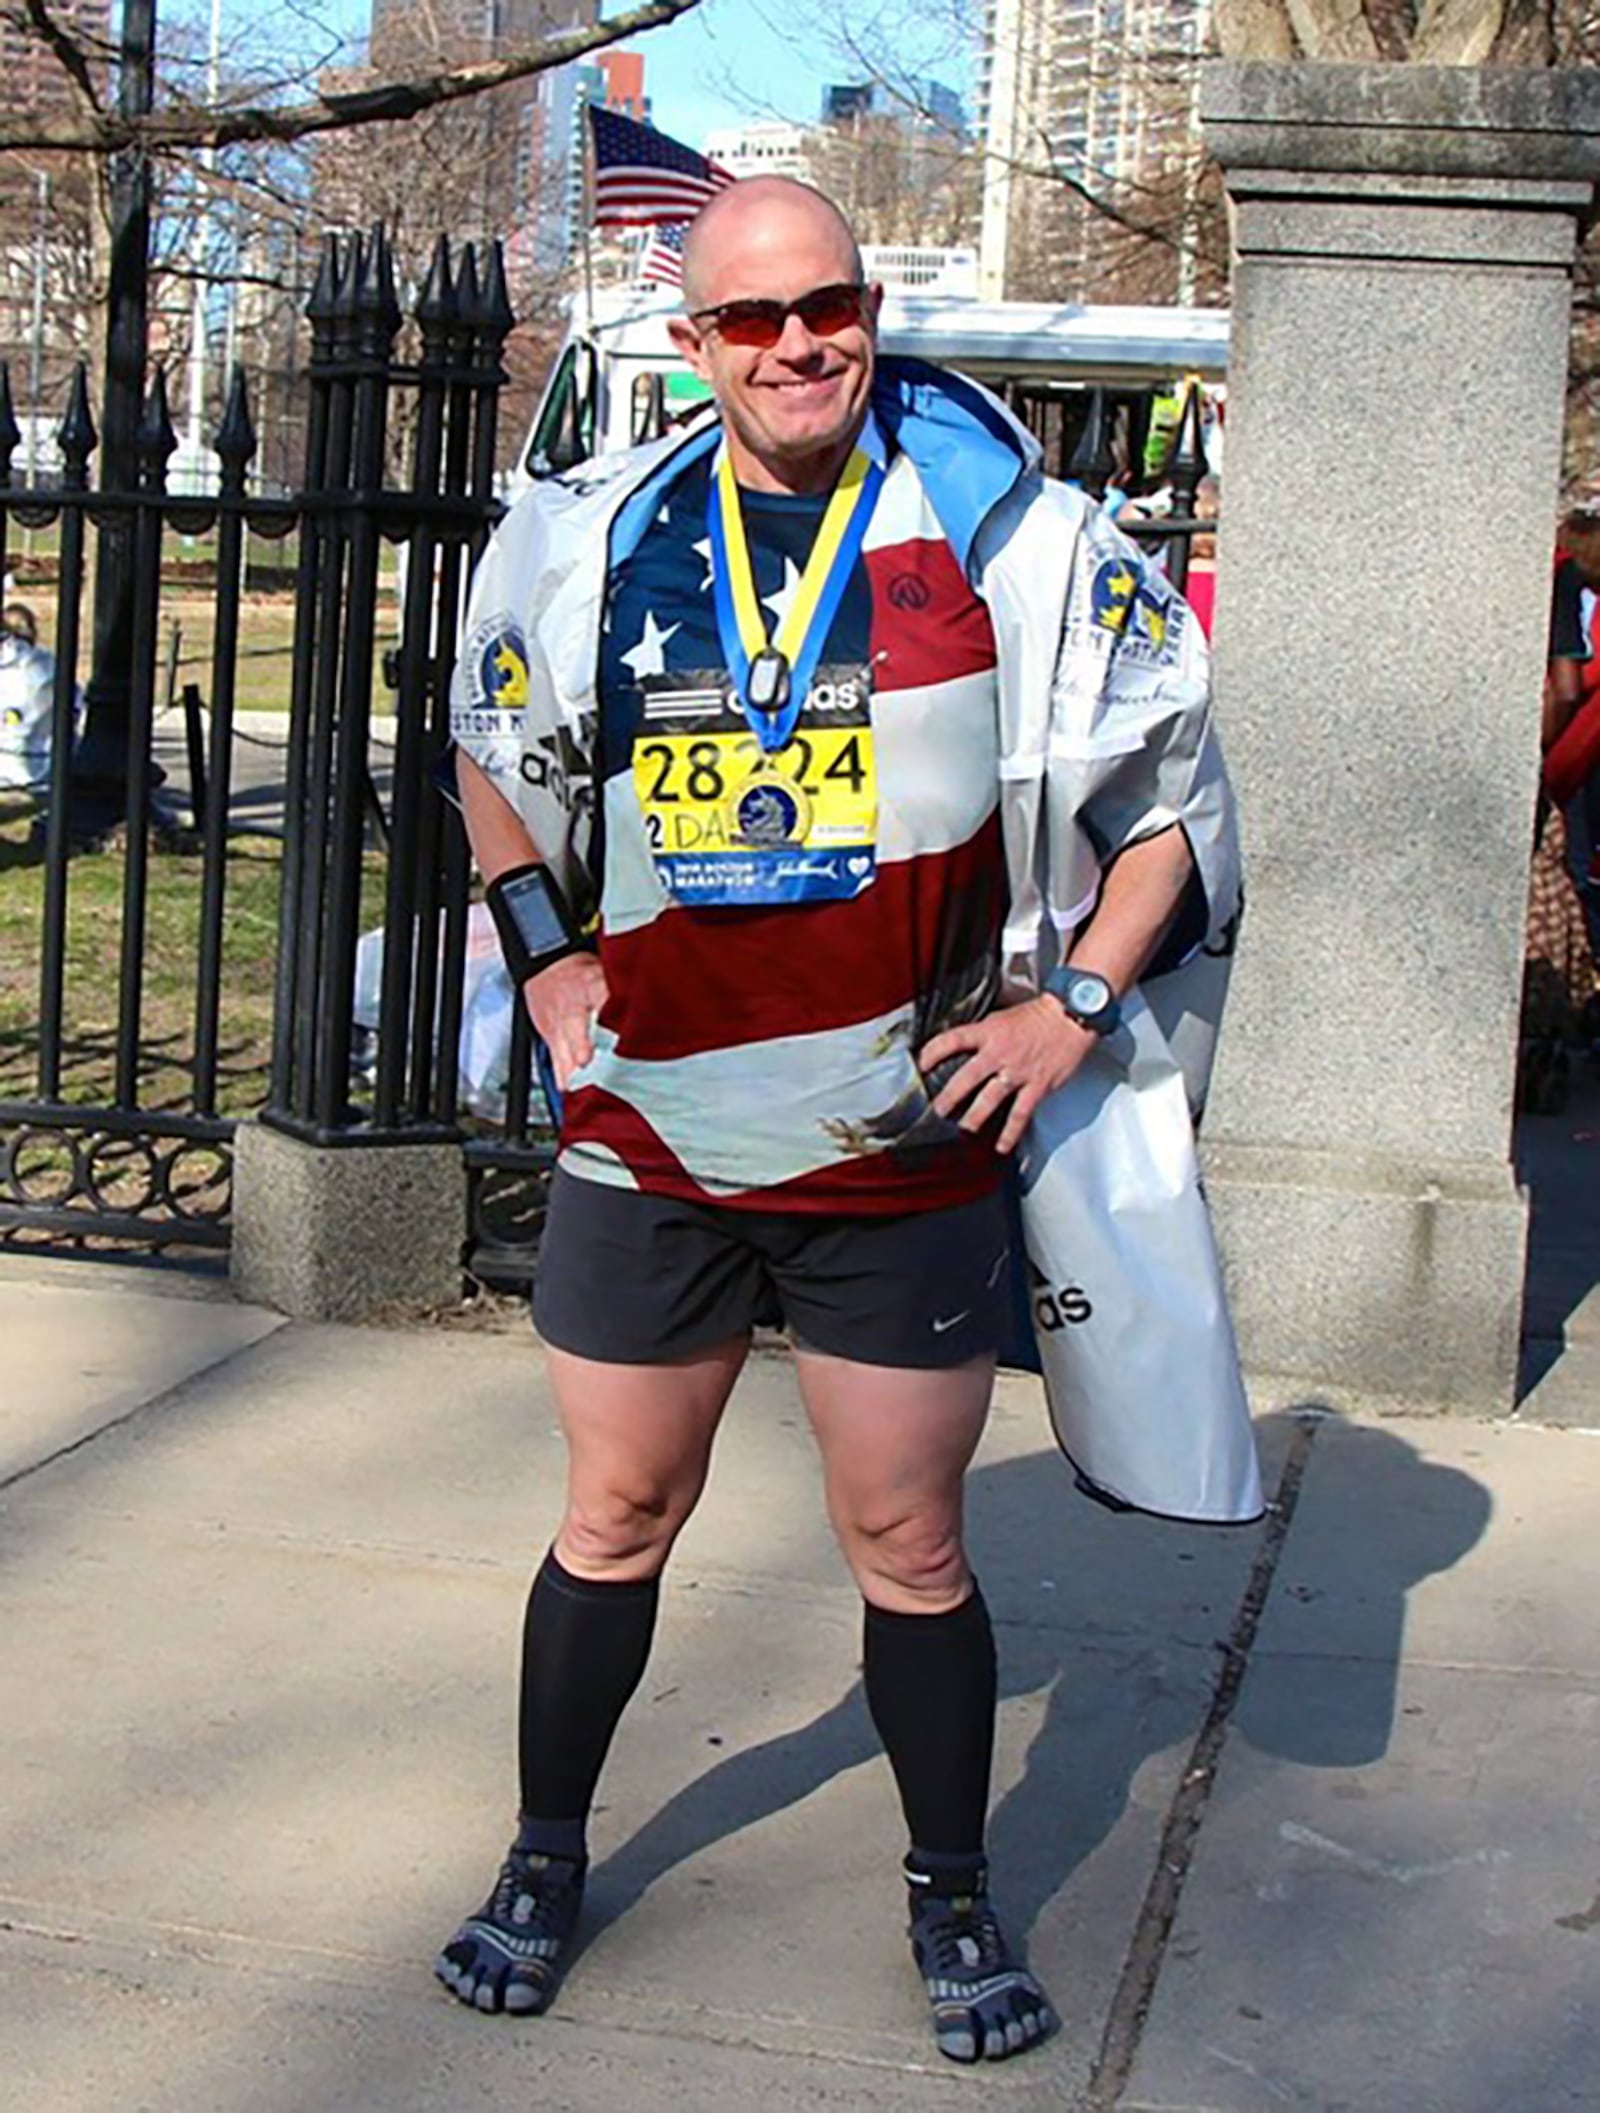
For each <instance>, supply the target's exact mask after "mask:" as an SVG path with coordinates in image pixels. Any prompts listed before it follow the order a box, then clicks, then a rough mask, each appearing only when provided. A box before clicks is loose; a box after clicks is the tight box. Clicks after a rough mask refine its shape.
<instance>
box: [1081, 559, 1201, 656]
mask: <svg viewBox="0 0 1600 2113" xmlns="http://www.w3.org/2000/svg"><path fill="white" fill-rule="evenodd" d="M1187 613H1188V612H1187V610H1186V607H1185V605H1184V603H1183V602H1182V601H1180V600H1179V599H1178V597H1177V596H1176V595H1172V594H1161V593H1159V592H1157V590H1156V589H1154V588H1152V587H1151V585H1150V584H1149V581H1148V580H1147V578H1146V576H1145V573H1144V569H1143V567H1142V566H1140V565H1139V564H1138V563H1137V562H1135V561H1133V560H1130V559H1128V558H1126V557H1122V556H1115V557H1109V558H1102V559H1101V561H1100V563H1099V564H1098V565H1097V566H1096V567H1095V570H1094V577H1093V579H1092V580H1091V582H1090V585H1089V626H1088V628H1089V632H1090V635H1091V636H1092V637H1094V638H1096V639H1098V640H1100V641H1101V642H1102V643H1104V642H1105V641H1107V640H1111V639H1117V640H1120V641H1121V644H1120V647H1119V651H1120V653H1121V656H1122V658H1123V659H1124V660H1125V661H1136V662H1141V663H1143V664H1144V665H1145V666H1147V667H1153V666H1157V665H1159V664H1161V663H1163V662H1167V661H1173V660H1176V659H1177V657H1178V648H1179V643H1180V641H1181V639H1182V637H1183V622H1184V618H1185V616H1186V615H1187ZM1079 620H1080V622H1081V617H1080V619H1079Z"/></svg>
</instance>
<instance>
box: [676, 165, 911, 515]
mask: <svg viewBox="0 0 1600 2113" xmlns="http://www.w3.org/2000/svg"><path fill="white" fill-rule="evenodd" d="M860 280H861V259H860V256H859V255H858V253H857V250H856V246H855V244H854V242H853V241H852V240H851V239H850V234H849V230H848V229H847V228H846V226H845V225H844V223H843V221H842V220H840V219H839V217H838V216H837V214H836V213H835V212H834V211H833V209H832V208H831V207H830V206H829V205H828V204H827V202H826V201H825V200H823V199H821V198H819V197H818V196H817V195H816V193H815V192H811V191H807V190H806V189H804V187H802V186H801V185H798V184H789V183H785V182H783V181H782V180H781V179H774V178H753V179H751V180H750V181H749V182H748V183H747V184H736V185H734V186H733V187H732V188H731V189H730V190H728V191H725V192H723V193H722V194H721V196H720V197H719V198H717V199H716V200H714V201H713V203H712V204H711V205H709V206H707V207H706V209H705V211H704V213H703V214H702V215H701V218H700V220H699V221H697V222H696V224H695V228H694V231H693V233H692V234H691V236H690V240H689V250H688V254H687V256H686V258H685V273H684V295H685V305H686V306H687V307H689V308H692V309H697V310H705V309H708V308H716V307H720V306H721V305H722V304H723V303H724V302H727V301H746V300H772V301H780V302H787V301H794V300H797V299H799V298H800V296H801V295H803V294H808V293H813V292H815V291H816V290H817V289H818V288H821V287H825V286H826V287H833V286H840V285H846V284H859V283H860ZM881 299H882V289H881V288H880V287H876V286H872V287H866V288H864V289H863V292H862V295H861V301H860V310H859V319H858V320H855V321H852V322H850V323H848V324H846V326H845V328H844V329H842V330H838V331H832V332H826V333H824V332H818V331H813V330H809V329H807V327H806V325H805V324H804V323H803V322H802V321H801V319H800V317H799V316H797V315H791V316H789V317H788V318H787V319H786V320H785V322H784V325H783V331H782V335H781V336H780V337H779V339H778V341H777V343H776V344H775V345H772V346H770V347H764V346H755V345H739V344H733V343H730V342H729V341H728V340H727V339H726V338H725V337H724V336H723V334H722V332H721V331H719V330H718V328H717V326H716V323H715V321H714V320H711V319H709V318H707V319H704V320H702V321H701V322H698V323H697V322H695V321H694V320H693V319H692V318H691V317H689V316H677V317H674V318H673V321H672V325H671V330H672V337H673V342H674V343H675V344H676V345H677V347H678V349H679V351H680V352H681V353H682V354H683V356H684V358H685V359H686V360H687V361H688V363H689V365H690V366H691V367H692V368H693V369H694V371H695V373H696V374H698V375H699V376H700V377H701V378H702V379H703V380H704V381H707V382H709V383H710V385H711V387H712V389H713V391H714V392H715V394H716V398H717V402H718V403H719V404H720V406H721V408H722V419H723V428H724V431H725V433H726V435H727V442H728V453H729V455H730V456H731V457H732V460H733V467H734V472H735V474H736V476H737V477H738V479H739V482H740V483H741V484H743V485H745V486H747V487H749V488H750V489H752V490H757V491H762V490H765V491H825V490H827V489H828V488H829V487H830V486H831V485H832V483H833V482H834V480H835V478H836V477H837V476H838V473H839V470H840V469H841V467H842V466H843V464H844V461H845V458H846V457H847V455H848V454H849V452H850V447H851V445H852V443H853V442H854V440H855V437H856V435H857V434H858V433H859V432H860V430H861V425H862V421H863V419H864V418H865V416H866V409H867V399H868V397H869V395H870V394H871V390H872V369H873V361H874V357H875V351H876V337H877V316H878V307H879V303H880V301H881Z"/></svg>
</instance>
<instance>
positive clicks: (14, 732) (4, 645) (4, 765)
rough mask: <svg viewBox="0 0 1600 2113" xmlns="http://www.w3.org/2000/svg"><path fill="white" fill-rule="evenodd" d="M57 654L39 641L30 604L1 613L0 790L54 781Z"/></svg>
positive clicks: (35, 786) (33, 788) (28, 789)
mask: <svg viewBox="0 0 1600 2113" xmlns="http://www.w3.org/2000/svg"><path fill="white" fill-rule="evenodd" d="M55 684H56V662H55V655H54V654H53V653H51V652H49V651H47V650H46V648H45V647H43V646H41V645H40V643H39V626H38V623H37V621H36V619H35V617H34V614H33V611H32V610H31V609H30V608H29V607H28V606H27V604H26V603H25V602H7V603H6V604H5V607H4V610H3V611H0V790H4V791H8V792H42V791H43V790H44V788H45V787H46V786H47V785H48V784H49V782H50V725H51V713H52V710H53V708H54V702H55Z"/></svg>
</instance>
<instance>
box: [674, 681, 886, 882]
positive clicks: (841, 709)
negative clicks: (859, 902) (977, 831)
mask: <svg viewBox="0 0 1600 2113" xmlns="http://www.w3.org/2000/svg"><path fill="white" fill-rule="evenodd" d="M641 688H642V690H643V693H644V711H643V714H642V716H641V718H640V723H639V729H638V732H637V733H636V734H635V736H634V742H633V783H634V790H635V792H636V793H637V794H638V798H639V807H640V811H641V813H642V814H643V816H644V830H645V836H646V838H647V839H648V841H649V845H650V851H651V855H652V857H653V858H654V860H655V864H656V871H657V872H658V874H659V875H660V876H661V881H662V885H663V886H664V887H665V888H666V890H667V893H668V894H669V895H671V896H672V898H673V899H674V901H676V902H681V903H683V904H685V905H686V906H688V907H690V908H696V909H708V908H712V907H717V908H724V909H737V908H744V907H749V908H755V907H757V906H759V905H763V904H771V903H788V902H840V901H844V900H847V899H848V898H849V897H851V896H853V895H859V894H860V893H861V891H862V889H863V888H866V887H870V886H871V884H872V880H873V878H874V875H875V872H876V869H877V835H878V773H877V762H876V757H875V755H874V751H873V744H872V683H871V677H870V674H869V671H868V670H867V669H865V668H854V667H851V668H820V669H819V670H818V671H817V675H816V678H815V680H814V681H813V682H812V685H811V688H810V690H809V691H808V692H807V695H806V701H805V706H804V709H803V710H802V712H801V714H800V719H799V723H798V724H797V726H796V728H795V731H794V734H793V736H792V738H791V739H790V740H789V741H788V742H787V743H786V744H785V746H784V747H782V748H780V749H776V750H773V751H770V752H765V751H763V749H762V747H761V744H760V742H759V741H758V740H757V739H756V737H755V735H754V734H753V733H752V732H751V730H750V726H749V723H748V721H747V720H746V718H745V715H744V712H743V710H742V709H741V708H740V705H739V701H738V698H737V697H736V696H735V695H734V693H733V691H732V689H731V687H730V686H729V684H728V682H727V679H726V677H725V676H723V675H722V674H721V673H720V672H716V673H713V672H704V673H699V674H691V675H680V674H674V675H657V676H647V677H646V678H645V679H644V681H643V683H642V685H641Z"/></svg>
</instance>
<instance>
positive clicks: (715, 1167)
mask: <svg viewBox="0 0 1600 2113" xmlns="http://www.w3.org/2000/svg"><path fill="white" fill-rule="evenodd" d="M864 443H865V444H868V445H869V446H870V447H872V448H874V449H876V450H877V451H878V457H879V459H880V460H883V459H884V456H883V453H882V449H883V443H882V440H881V438H879V437H878V435H877V433H876V429H875V428H871V427H869V433H868V435H867V436H864ZM713 468H714V463H713V461H712V460H711V459H709V458H707V457H704V456H702V457H701V459H700V460H698V461H697V462H694V463H692V464H691V465H690V466H689V467H688V468H686V469H685V470H684V472H683V473H682V474H681V475H680V476H679V477H678V478H677V479H676V480H675V481H674V482H673V483H672V484H671V485H670V486H669V487H668V490H667V492H666V495H665V497H664V499H663V501H662V503H661V505H660V508H659V511H658V513H657V515H656V517H655V519H654V520H653V522H652V524H651V526H650V527H649V528H648V529H647V530H646V532H645V534H644V536H643V538H642V540H641V541H640V542H639V543H638V545H637V547H636V548H635V549H634V551H633V553H632V554H631V555H630V556H629V557H628V558H627V559H626V560H625V561H624V562H622V563H621V564H620V565H618V566H616V567H614V568H613V570H612V573H611V575H610V580H609V592H608V596H607V608H606V616H605V622H604V630H603V635H602V639H601V647H600V697H601V706H602V709H601V723H602V729H603V732H602V736H601V741H600V751H601V753H600V757H599V766H598V775H599V777H600V779H601V784H600V786H599V788H598V789H599V793H600V802H601V809H602V813H603V827H602V829H601V830H600V832H599V840H600V847H601V848H600V853H599V866H600V871H599V874H598V879H599V892H600V906H601V930H600V940H599V946H600V960H601V965H602V966H603V968H604V970H605V975H606V982H607V987H608V993H609V995H608V998H607V1002H606V1005H605V1007H604V1009H603V1011H602V1012H601V1014H600V1016H599V1020H598V1023H597V1027H596V1033H595V1054H594V1058H593V1061H592V1062H591V1063H589V1064H588V1065H586V1066H585V1067H584V1068H583V1069H582V1070H580V1071H579V1072H577V1073H576V1074H575V1075H574V1077H573V1079H572V1081H571V1083H570V1086H569V1090H568V1092H567V1095H566V1099H565V1107H564V1111H563V1123H562V1132H561V1164H562V1166H564V1167H565V1168H566V1169H567V1170H568V1171H569V1172H570V1173H572V1174H574V1175H576V1176H579V1177H580V1178H583V1179H586V1180H592V1181H599V1182H606V1183H610V1184H613V1185H617V1186H624V1187H636V1188H639V1189H643V1190H647V1191H651V1192H653V1193H656V1194H662V1195H672V1196H681V1197H686V1198H690V1199H693V1200H696V1201H702V1202H715V1203H720V1204H727V1205H734V1206H745V1207H749V1208H758V1209H763V1210H793V1211H797V1212H799V1211H828V1212H835V1213H837V1212H859V1213H863V1214H869V1213H870V1214H886V1213H892V1212H900V1211H912V1210H923V1209H935V1208H941V1207H945V1206H948V1205H953V1204H957V1203H961V1202H965V1201H969V1200H971V1199H973V1198H975V1197H977V1196H980V1195H983V1194H986V1193H988V1192H989V1191H991V1190H992V1189H993V1188H995V1187H996V1186H997V1185H998V1182H999V1179H1000V1167H999V1162H998V1160H997V1158H996V1155H995V1153H994V1150H993V1144H992V1140H984V1139H975V1138H973V1137H971V1136H970V1135H969V1134H968V1133H967V1132H965V1131H963V1130H961V1129H960V1128H959V1127H958V1126H957V1125H956V1124H954V1123H951V1122H948V1121H946V1120H944V1119H943V1118H941V1117H937V1116H935V1115H934V1114H933V1112H932V1109H931V1105H930V1100H929V1094H928V1090H927V1088H926V1085H925V1082H924V1080H923V1078H922V1074H921V1072H920V1071H919V1069H918V1066H917V1061H916V1058H917V1052H918V1050H919V1049H920V1048H921V1047H922V1045H923V1044H924V1043H925V1042H926V1041H927V1040H928V1039H929V1037H930V1036H932V1035H933V1034H935V1033H937V1032H938V1031H939V1030H940V1029H941V1028H942V1027H945V1026H949V1025H951V1024H953V1023H954V1022H956V1021H959V1020H965V1019H969V1018H972V1017H975V1016H977V1015H978V1014H981V1013H983V1012H985V1011H987V1010H988V1009H989V1007H990V1006H991V1005H992V1004H993V1002H994V999H995V996H996V993H997V990H998V983H999V967H998V964H999V940H1000V932H1001V928H1002V925H1003V922H1004V917H1005V910H1006V880H1005V866H1004V857H1003V851H1002V846H1001V839H1000V829H999V821H998V811H997V810H998V800H999V733H998V725H997V712H996V675H995V645H994V637H993V633H992V630H991V627H990V622H989V617H988V612H987V610H986V609H985V607H984V605H983V603H982V602H981V601H980V600H979V599H978V597H977V596H976V595H975V594H974V593H973V592H972V590H971V588H970V587H969V585H968V584H967V581H966V580H965V578H964V577H963V574H962V572H961V568H960V566H959V565H958V563H957V562H956V559H955V557H954V555H953V553H952V552H951V549H950V546H949V544H948V542H947V540H946V538H945V535H944V533H943V532H942V530H941V529H940V526H939V524H938V521H937V520H936V519H935V517H934V515H933V512H932V509H931V507H930V506H929V503H928V500H927V498H926V495H925V493H924V491H923V489H922V485H921V482H920V480H919V479H918V476H917V473H916V470H915V468H914V466H913V464H912V462H911V460H910V458H909V457H908V456H906V455H904V454H896V455H894V456H893V458H892V460H889V461H888V474H887V476H886V478H885V481H884V485H883V488H882V491H881V493H880V495H879V499H878V504H877V507H876V509H875V512H874V514H873V517H872V521H871V523H870V526H869V527H868V530H867V534H866V537H865V541H864V544H863V547H862V551H861V555H860V557H859V559H858V560H857V563H856V566H855V568H854V571H853V573H852V575H851V578H850V580H849V583H848V586H847V588H846V591H845V593H844V596H843V599H842V601H841V603H840V606H839V608H838V610H837V613H836V615H835V617H834V620H833V623H832V626H831V628H830V631H829V634H828V638H827V641H826V644H825V646H824V649H823V653H822V659H821V663H820V665H819V667H818V670H817V673H816V676H815V677H814V679H813V683H812V685H811V690H810V694H809V696H808V699H807V704H806V709H805V710H804V711H803V712H802V715H801V720H800V724H799V727H798V728H797V734H798V735H800V736H804V735H805V734H806V732H807V727H808V725H811V724H813V723H814V722H815V721H816V720H817V718H818V716H819V715H820V714H822V713H825V711H826V710H827V709H828V708H829V706H830V703H831V702H832V700H834V699H835V698H837V697H838V696H839V695H842V694H844V693H845V692H846V691H847V690H848V689H849V687H850V686H851V685H858V686H859V700H860V703H859V708H860V710H861V713H862V718H863V721H864V722H865V723H867V724H869V725H870V738H871V741H872V744H873V759H874V762H875V767H876V773H877V791H878V813H877V842H876V865H875V869H874V873H873V878H872V882H871V884H870V885H868V886H866V887H864V888H863V889H862V891H861V893H859V894H858V895H856V896H854V897H852V898H850V899H848V900H837V901H825V902H802V903H792V904H778V905H773V906H770V907H759V906H758V907H740V908H729V907H722V906H718V907H702V906H698V905H688V904H685V903H683V902H680V901H677V900H675V899H674V898H673V896H672V894H671V892H670V890H669V888H668V887H667V886H666V885H665V884H664V882H663V879H662V872H661V869H660V867H659V865H658V862H657V860H656V858H655V856H654V855H653V851H652V844H651V840H650V837H649V835H648V833H647V831H646V829H645V826H644V822H645V816H644V811H643V808H642V806H641V798H640V791H639V787H640V784H641V783H642V782H644V780H643V779H641V778H640V776H639V774H638V773H637V772H636V770H635V750H636V748H637V747H638V746H639V744H641V743H645V742H648V741H649V740H650V738H651V731H652V729H653V728H654V727H656V726H658V725H669V724H670V723H671V714H672V713H673V712H674V711H677V710H681V709H684V708H685V707H684V706H683V704H682V702H681V700H682V699H684V698H693V697H694V696H696V695H701V696H703V695H704V694H705V693H706V690H707V686H708V685H715V684H717V683H725V681H726V675H725V668H724V663H723V655H722V647H721V643H720V640H719V638H718V633H717V623H716V615H715V609H714V604H713V597H712V592H711V572H710V546H709V540H708V536H707V522H706V515H707V498H708V489H709V481H710V478H711V475H712V472H713ZM825 504H826V498H825V497H821V498H814V499H813V498H809V497H797V496H791V495H787V494H782V495H780V494H764V493H750V492H747V493H745V494H744V513H745V521H746V531H747V536H748V540H749V544H750V553H751V560H752V566H753V571H754V575H755V582H756V591H757V595H758V598H759V599H760V600H761V602H762V604H763V608H764V612H765V614H766V617H767V620H768V622H769V624H770V626H771V627H772V628H773V629H776V626H777V623H778V621H779V619H780V618H781V615H782V612H783V609H784V607H785V605H786V601H787V598H788V597H789V596H790V595H792V594H793V593H794V591H795V589H796V586H797V584H798V581H799V578H800V574H801V572H802V570H803V568H804V565H805V561H806V558H807V556H808V554H809V551H810V547H811V543H812V541H813V539H814V537H815V534H816V530H817V527H818V524H819V522H820V519H821V515H822V511H823V508H824V506H825ZM648 774H649V767H647V770H646V777H648Z"/></svg>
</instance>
